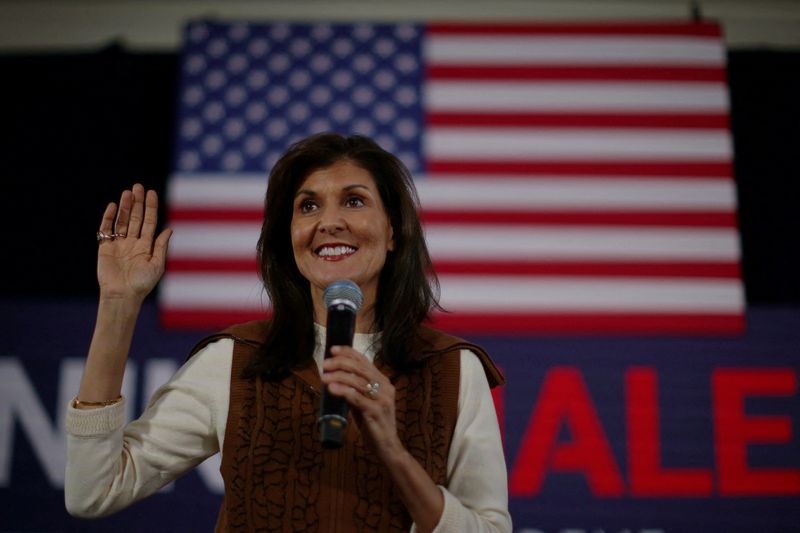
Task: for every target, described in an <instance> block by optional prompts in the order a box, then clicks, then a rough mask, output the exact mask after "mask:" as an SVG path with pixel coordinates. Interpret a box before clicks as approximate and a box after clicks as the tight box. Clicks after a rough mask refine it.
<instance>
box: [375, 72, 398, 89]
mask: <svg viewBox="0 0 800 533" xmlns="http://www.w3.org/2000/svg"><path fill="white" fill-rule="evenodd" d="M373 81H374V83H375V86H376V87H378V88H379V89H381V90H384V91H386V90H388V89H390V88H391V87H392V86H394V84H395V83H396V82H397V78H396V77H395V75H394V74H393V73H392V71H391V70H387V69H381V70H379V71H378V72H376V73H375V76H374V77H373Z"/></svg>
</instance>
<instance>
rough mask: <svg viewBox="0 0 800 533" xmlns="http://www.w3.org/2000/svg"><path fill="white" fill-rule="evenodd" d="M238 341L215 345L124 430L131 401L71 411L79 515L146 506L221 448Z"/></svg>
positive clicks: (70, 507)
mask: <svg viewBox="0 0 800 533" xmlns="http://www.w3.org/2000/svg"><path fill="white" fill-rule="evenodd" d="M232 353H233V341H232V340H230V339H223V340H220V341H217V342H214V343H212V344H209V345H208V346H207V347H205V348H204V349H203V350H201V351H200V352H198V353H197V354H196V355H195V356H194V357H192V358H191V359H190V360H189V361H188V362H187V363H186V364H185V365H183V366H182V367H181V368H180V369H179V370H178V372H176V374H175V375H174V376H173V377H172V379H171V380H170V381H169V382H168V383H167V384H166V385H164V386H163V387H161V388H160V389H158V391H156V393H155V394H154V395H153V397H152V399H151V400H150V402H149V404H148V405H147V408H146V409H145V411H144V413H142V416H141V417H139V418H138V419H137V420H134V421H133V422H131V423H130V424H128V425H127V426H125V427H124V428H123V412H124V403H123V402H121V403H118V404H116V405H113V406H110V407H104V408H100V409H87V410H80V409H75V408H73V407H72V406H69V407H68V408H67V417H66V427H67V467H66V477H65V483H64V498H65V503H66V507H67V511H69V513H70V514H72V515H74V516H80V517H85V518H88V517H100V516H105V515H108V514H111V513H114V512H116V511H119V510H121V509H123V508H125V507H127V506H128V505H130V504H131V503H133V502H135V501H137V500H140V499H142V498H144V497H146V496H148V495H150V494H152V493H154V492H155V491H157V490H158V489H159V488H161V487H162V486H164V485H166V484H167V483H169V482H170V481H172V480H174V479H175V478H177V477H178V476H180V475H181V474H183V473H184V472H186V471H187V470H189V469H191V468H192V467H194V466H195V465H197V464H198V463H200V462H202V461H203V460H204V459H206V458H207V457H209V456H211V455H213V454H215V453H217V452H218V451H219V450H220V449H221V446H222V438H223V436H224V434H225V422H226V418H227V412H228V402H229V399H228V390H229V383H230V369H231V361H232Z"/></svg>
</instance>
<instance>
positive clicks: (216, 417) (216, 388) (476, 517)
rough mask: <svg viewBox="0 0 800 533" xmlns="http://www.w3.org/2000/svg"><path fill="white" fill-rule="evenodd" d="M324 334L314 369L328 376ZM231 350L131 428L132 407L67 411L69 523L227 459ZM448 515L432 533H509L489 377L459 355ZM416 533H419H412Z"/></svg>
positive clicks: (204, 358) (446, 489) (196, 362)
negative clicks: (127, 413)
mask: <svg viewBox="0 0 800 533" xmlns="http://www.w3.org/2000/svg"><path fill="white" fill-rule="evenodd" d="M324 339H325V330H324V328H322V327H320V326H317V348H316V350H315V352H314V359H315V361H316V364H317V368H322V358H323V347H324ZM376 340H378V338H377V337H376V335H367V334H356V335H355V338H354V339H353V347H354V348H355V349H356V350H358V351H359V352H361V353H363V354H364V355H365V356H366V357H368V358H369V359H370V360H372V359H373V358H374V357H375V352H376V348H377V347H376ZM232 358H233V341H232V340H230V339H223V340H219V341H216V342H214V343H212V344H209V345H208V346H206V347H205V348H203V349H202V350H201V351H200V352H198V353H197V354H196V355H195V356H194V357H192V358H191V359H190V360H189V361H188V362H187V363H186V364H185V365H183V367H181V368H180V369H179V370H178V372H176V374H175V375H174V376H173V377H172V379H171V380H170V381H169V382H168V383H167V384H166V385H164V386H163V387H161V388H160V389H159V390H158V391H156V393H155V394H154V395H153V398H152V399H151V400H150V402H149V404H148V405H147V408H146V409H145V411H144V413H142V416H141V417H139V419H137V420H134V421H133V422H131V423H129V424H128V425H126V426H124V427H123V412H124V402H120V403H118V404H116V405H112V406H110V407H104V408H100V409H90V410H79V409H74V408H73V407H71V406H69V407H68V410H67V418H66V427H67V433H68V435H67V468H66V481H65V486H64V493H65V501H66V506H67V510H68V511H69V512H70V514H72V515H75V516H80V517H100V516H104V515H108V514H111V513H114V512H116V511H119V510H121V509H123V508H125V507H127V506H128V505H130V504H132V503H133V502H135V501H137V500H140V499H142V498H144V497H146V496H149V495H150V494H153V493H154V492H156V491H157V490H158V489H159V488H161V487H162V486H164V485H166V484H167V483H169V482H170V481H172V480H174V479H175V478H177V477H178V476H180V475H182V474H183V473H185V472H186V471H188V470H189V469H191V468H193V467H194V466H196V465H197V464H199V463H201V462H202V461H204V460H205V459H206V458H208V457H209V456H211V455H214V454H215V453H218V452H219V451H220V450H222V443H223V438H224V436H225V424H226V421H227V416H228V402H229V392H230V374H231V362H232ZM440 489H441V491H442V493H443V494H444V502H445V505H444V513H443V514H442V518H441V520H440V522H439V524H438V526H437V527H436V529H435V530H434V531H435V533H443V532H454V533H464V532H473V531H474V532H510V531H511V517H510V515H509V514H508V490H507V479H506V466H505V459H504V457H503V448H502V443H501V440H500V431H499V428H498V425H497V417H496V415H495V411H494V404H493V402H492V397H491V393H490V390H489V385H488V381H487V379H486V374H485V372H484V370H483V366H482V365H481V363H480V361H479V359H478V357H477V356H476V355H475V354H474V353H472V352H471V351H469V350H462V351H461V381H460V388H459V396H458V420H457V422H456V427H455V431H454V434H453V439H452V442H451V445H450V454H449V456H448V461H447V482H446V484H445V486H443V487H440ZM415 529H416V528H412V531H414V530H415Z"/></svg>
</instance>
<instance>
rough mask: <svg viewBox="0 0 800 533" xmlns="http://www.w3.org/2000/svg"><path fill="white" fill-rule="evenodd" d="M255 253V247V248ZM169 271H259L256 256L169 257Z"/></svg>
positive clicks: (216, 272)
mask: <svg viewBox="0 0 800 533" xmlns="http://www.w3.org/2000/svg"><path fill="white" fill-rule="evenodd" d="M253 255H255V249H254V250H253ZM167 272H203V273H209V272H210V273H215V274H223V273H226V274H230V273H248V274H256V273H258V263H257V262H256V258H255V257H253V258H252V259H206V258H192V259H168V260H167Z"/></svg>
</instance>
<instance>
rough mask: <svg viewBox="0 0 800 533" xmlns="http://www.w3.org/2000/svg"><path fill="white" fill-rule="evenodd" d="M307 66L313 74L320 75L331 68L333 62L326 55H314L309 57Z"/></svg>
mask: <svg viewBox="0 0 800 533" xmlns="http://www.w3.org/2000/svg"><path fill="white" fill-rule="evenodd" d="M309 66H310V67H311V71H312V72H314V74H317V75H321V74H324V73H326V72H328V71H329V70H330V69H331V68H332V67H333V60H332V59H331V57H330V56H329V55H328V54H314V55H313V56H312V57H311V61H310V62H309Z"/></svg>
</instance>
